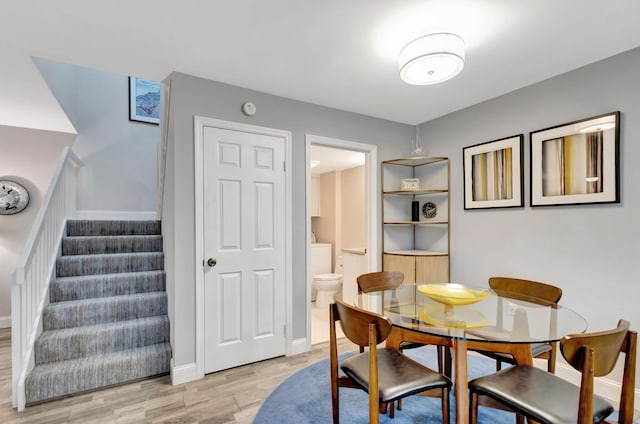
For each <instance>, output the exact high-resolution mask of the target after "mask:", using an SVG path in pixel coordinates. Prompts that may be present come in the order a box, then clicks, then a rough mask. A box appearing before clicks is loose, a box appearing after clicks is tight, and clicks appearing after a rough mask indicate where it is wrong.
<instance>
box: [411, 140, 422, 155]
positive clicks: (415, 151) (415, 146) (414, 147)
mask: <svg viewBox="0 0 640 424" xmlns="http://www.w3.org/2000/svg"><path fill="white" fill-rule="evenodd" d="M410 156H412V157H420V156H422V146H420V142H419V141H418V140H411V154H410Z"/></svg>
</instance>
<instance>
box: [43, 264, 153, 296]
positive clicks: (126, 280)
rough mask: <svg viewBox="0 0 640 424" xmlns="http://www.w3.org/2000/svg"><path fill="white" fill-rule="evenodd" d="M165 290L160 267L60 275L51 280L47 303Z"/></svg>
mask: <svg viewBox="0 0 640 424" xmlns="http://www.w3.org/2000/svg"><path fill="white" fill-rule="evenodd" d="M164 290H165V272H164V271H163V270H155V271H141V272H122V273H116V274H96V275H83V276H74V277H60V278H56V279H54V280H53V281H52V282H51V285H50V287H49V299H50V301H51V302H62V301H68V300H79V299H89V298H93V297H111V296H122V295H127V294H136V293H146V292H154V291H164Z"/></svg>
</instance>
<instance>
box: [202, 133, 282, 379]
mask: <svg viewBox="0 0 640 424" xmlns="http://www.w3.org/2000/svg"><path fill="white" fill-rule="evenodd" d="M284 158H285V143H284V140H283V139H282V138H279V137H276V136H270V135H262V134H256V133H251V132H244V131H232V130H226V129H220V128H213V127H205V128H204V133H203V161H204V163H203V175H204V183H203V190H204V193H203V197H204V203H203V209H204V210H203V218H204V223H203V229H204V235H203V236H204V237H203V239H204V257H205V258H210V259H211V260H213V261H215V265H214V266H207V265H206V264H205V276H204V297H205V299H204V330H205V372H206V373H210V372H214V371H218V370H222V369H226V368H230V367H235V366H238V365H243V364H247V363H250V362H255V361H260V360H263V359H267V358H273V357H275V356H280V355H283V354H284V353H285V349H286V339H285V283H286V276H285V260H286V251H285V240H286V239H285V195H286V194H285V172H284ZM212 265H213V263H212Z"/></svg>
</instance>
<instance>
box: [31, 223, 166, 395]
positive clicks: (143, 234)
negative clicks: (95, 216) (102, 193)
mask: <svg viewBox="0 0 640 424" xmlns="http://www.w3.org/2000/svg"><path fill="white" fill-rule="evenodd" d="M66 229H67V231H66V236H63V237H62V239H61V240H60V242H61V249H60V250H61V256H60V257H58V258H57V260H56V270H55V278H53V279H52V281H51V282H50V284H49V301H50V303H49V304H48V305H47V306H45V308H44V310H43V313H42V328H43V332H42V333H41V334H40V335H39V337H38V339H37V340H36V342H35V345H34V357H33V359H34V363H35V367H34V368H33V370H32V371H31V372H30V373H29V375H28V376H27V380H26V382H25V392H26V399H27V404H29V403H36V402H42V401H47V400H53V399H56V398H60V397H62V396H67V395H72V394H77V393H82V392H85V391H89V390H95V389H99V388H104V387H108V386H112V385H114V384H120V383H124V382H128V381H132V380H137V379H140V378H145V377H150V376H155V375H158V374H165V373H167V372H169V368H170V361H171V346H170V344H169V339H170V325H169V317H168V315H167V310H168V305H167V293H166V291H165V290H166V276H165V272H164V254H163V239H162V235H161V227H160V221H82V220H73V221H67V227H66Z"/></svg>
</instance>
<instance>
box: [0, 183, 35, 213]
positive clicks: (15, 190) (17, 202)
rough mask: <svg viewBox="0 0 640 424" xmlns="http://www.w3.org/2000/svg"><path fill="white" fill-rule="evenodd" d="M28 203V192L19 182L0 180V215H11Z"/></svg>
mask: <svg viewBox="0 0 640 424" xmlns="http://www.w3.org/2000/svg"><path fill="white" fill-rule="evenodd" d="M28 204H29V192H28V191H27V189H26V188H24V187H23V186H22V185H21V184H18V183H17V182H15V181H11V180H0V215H13V214H16V213H18V212H21V211H23V210H24V209H25V208H26V207H27V205H28Z"/></svg>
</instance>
